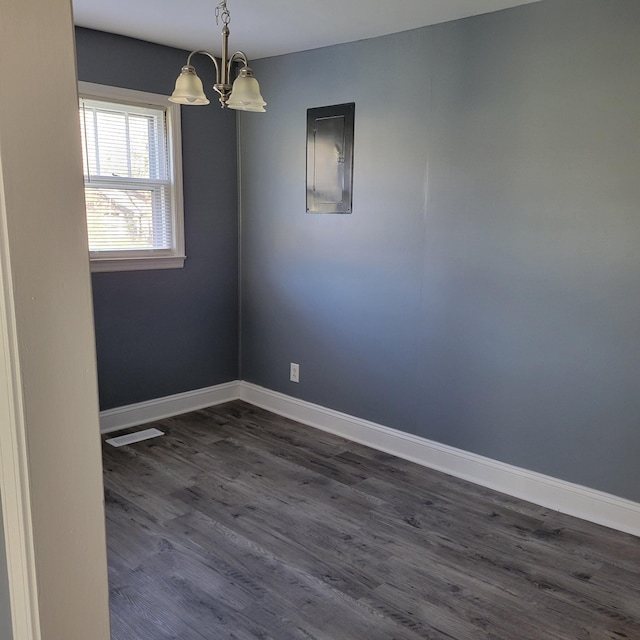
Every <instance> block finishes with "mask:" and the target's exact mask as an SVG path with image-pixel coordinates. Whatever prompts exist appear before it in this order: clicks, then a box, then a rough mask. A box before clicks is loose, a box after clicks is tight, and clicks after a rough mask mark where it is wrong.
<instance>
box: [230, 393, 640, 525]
mask: <svg viewBox="0 0 640 640" xmlns="http://www.w3.org/2000/svg"><path fill="white" fill-rule="evenodd" d="M239 397H240V399H241V400H244V401H245V402H248V403H250V404H253V405H255V406H257V407H262V408H263V409H267V410H268V411H272V412H273V413H277V414H279V415H282V416H285V417H287V418H292V419H293V420H296V421H298V422H302V423H303V424H306V425H309V426H312V427H316V428H318V429H321V430H323V431H328V432H329V433H333V434H336V435H339V436H342V437H343V438H347V439H348V440H352V441H355V442H359V443H361V444H364V445H367V446H369V447H372V448H373V449H378V450H379V451H384V452H386V453H390V454H393V455H395V456H398V457H399V458H404V459H405V460H410V461H411V462H416V463H418V464H420V465H423V466H425V467H429V468H431V469H436V470H438V471H443V472H444V473H448V474H450V475H452V476H456V477H457V478H462V479H464V480H468V481H470V482H474V483H476V484H479V485H482V486H484V487H488V488H490V489H495V490H496V491H500V492H502V493H506V494H508V495H511V496H514V497H516V498H521V499H523V500H527V501H529V502H533V503H534V504H538V505H541V506H543V507H545V508H548V509H553V510H555V511H559V512H561V513H565V514H567V515H571V516H576V517H578V518H582V519H583V520H588V521H590V522H595V523H597V524H601V525H604V526H606V527H610V528H612V529H617V530H619V531H624V532H626V533H631V534H633V535H636V536H640V504H638V503H637V502H632V501H630V500H625V499H624V498H618V497H617V496H613V495H611V494H608V493H604V492H602V491H596V490H595V489H589V488H587V487H582V486H580V485H577V484H573V483H570V482H566V481H564V480H558V479H556V478H552V477H550V476H546V475H543V474H541V473H536V472H533V471H527V470H526V469H521V468H519V467H514V466H512V465H509V464H505V463H502V462H498V461H496V460H492V459H490V458H485V457H483V456H479V455H476V454H474V453H469V452H467V451H462V450H461V449H455V448H454V447H449V446H447V445H443V444H439V443H437V442H432V441H430V440H427V439H425V438H421V437H419V436H415V435H412V434H408V433H404V432H402V431H397V430H395V429H390V428H389V427H384V426H382V425H379V424H375V423H373V422H368V421H367V420H361V419H360V418H355V417H353V416H349V415H347V414H345V413H340V412H338V411H333V410H332V409H326V408H324V407H321V406H319V405H315V404H312V403H310V402H305V401H303V400H297V399H296V398H292V397H290V396H286V395H284V394H281V393H277V392H275V391H270V390H269V389H265V388H263V387H258V386H256V385H254V384H250V383H248V382H240V383H239Z"/></svg>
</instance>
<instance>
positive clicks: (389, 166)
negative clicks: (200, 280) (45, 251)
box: [241, 0, 640, 500]
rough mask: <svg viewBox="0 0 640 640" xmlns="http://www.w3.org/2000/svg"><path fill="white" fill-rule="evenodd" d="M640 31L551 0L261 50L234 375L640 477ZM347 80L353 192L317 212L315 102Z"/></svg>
mask: <svg viewBox="0 0 640 640" xmlns="http://www.w3.org/2000/svg"><path fill="white" fill-rule="evenodd" d="M639 33H640V3H639V2H637V0H544V1H543V2H540V3H534V4H530V5H527V6H523V7H520V8H516V9H513V10H507V11H502V12H499V13H494V14H490V15H486V16H481V17H477V18H471V19H467V20H463V21H457V22H453V23H448V24H442V25H438V26H434V27H430V28H425V29H420V30H416V31H411V32H407V33H403V34H397V35H393V36H389V37H384V38H379V39H374V40H368V41H363V42H358V43H353V44H349V45H343V46H337V47H331V48H327V49H323V50H317V51H311V52H305V53H300V54H293V55H288V56H283V57H278V58H272V59H267V60H262V61H258V62H256V63H254V64H253V65H252V66H253V67H254V70H255V72H256V75H257V76H258V78H259V79H260V81H261V86H262V88H263V93H264V96H265V99H266V100H267V102H268V103H269V105H268V112H267V113H266V114H264V115H261V116H260V117H255V115H251V114H249V115H243V116H242V118H241V135H242V143H241V144H242V146H241V157H242V205H243V207H242V226H243V232H242V252H243V253H242V255H243V259H242V276H241V279H242V287H243V296H242V344H243V350H242V353H243V357H242V369H241V374H242V378H243V379H245V380H247V381H250V382H253V383H257V384H259V385H263V386H265V387H268V388H271V389H274V390H277V391H281V392H284V393H287V394H290V395H293V396H296V397H300V398H303V399H305V400H308V401H311V402H315V403H318V404H320V405H323V406H326V407H331V408H333V409H336V410H340V411H344V412H346V413H348V414H352V415H355V416H360V417H362V418H365V419H369V420H373V421H376V422H378V423H382V424H384V425H387V426H389V427H394V428H396V429H401V430H404V431H406V432H410V433H414V434H419V435H421V436H424V437H426V438H430V439H433V440H436V441H439V442H442V443H446V444H449V445H452V446H455V447H459V448H462V449H465V450H468V451H472V452H475V453H478V454H481V455H485V456H489V457H490V458H494V459H497V460H501V461H504V462H507V463H511V464H515V465H518V466H521V467H524V468H527V469H531V470H535V471H539V472H542V473H545V474H549V475H551V476H555V477H557V478H563V479H566V480H569V481H572V482H576V483H579V484H582V485H586V486H589V487H593V488H596V489H601V490H604V491H608V492H611V493H613V494H617V495H620V496H623V497H627V498H630V499H634V500H640V482H638V479H639V476H638V468H639V467H638V458H639V456H640V428H638V426H639V425H640V393H639V390H638V381H639V380H640V331H639V330H638V328H639V327H640V251H639V250H638V247H639V246H640V82H639V81H638V79H639V78H640V38H638V34H639ZM350 101H354V102H355V103H356V131H355V173H354V198H353V202H354V212H353V214H352V215H313V214H305V116H306V109H307V108H309V107H316V106H322V105H330V104H337V103H341V102H350ZM289 362H298V363H299V364H300V384H298V385H296V384H293V383H290V382H289V381H288V367H289Z"/></svg>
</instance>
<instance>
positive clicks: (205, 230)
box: [76, 29, 238, 410]
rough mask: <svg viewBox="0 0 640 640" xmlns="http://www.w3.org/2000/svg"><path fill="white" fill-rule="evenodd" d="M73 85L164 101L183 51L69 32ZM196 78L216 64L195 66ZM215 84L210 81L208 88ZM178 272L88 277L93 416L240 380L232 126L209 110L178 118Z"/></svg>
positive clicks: (228, 116) (225, 114)
mask: <svg viewBox="0 0 640 640" xmlns="http://www.w3.org/2000/svg"><path fill="white" fill-rule="evenodd" d="M76 41H77V58H78V77H79V79H80V80H85V81H88V82H96V83H99V84H108V85H113V86H118V87H126V88H129V89H137V90H140V91H150V92H154V93H162V94H169V93H171V91H173V85H174V82H175V79H176V77H177V75H178V74H179V72H180V68H181V67H182V65H183V64H184V63H185V60H186V53H185V52H183V51H179V50H177V49H171V48H169V47H163V46H159V45H154V44H150V43H147V42H142V41H139V40H133V39H130V38H124V37H121V36H116V35H112V34H107V33H103V32H99V31H92V30H88V29H77V30H76ZM201 64H202V76H203V78H205V77H207V74H209V75H211V77H213V75H212V74H213V73H214V70H213V66H212V65H211V68H210V69H209V68H208V67H207V65H208V64H210V63H209V61H208V60H206V59H203V61H202V63H201ZM212 83H213V80H212V81H211V84H212ZM182 145H183V166H184V206H185V235H186V253H187V260H186V263H185V267H184V268H183V269H168V270H159V271H129V272H119V273H96V274H93V278H92V280H93V296H94V313H95V326H96V343H97V354H98V377H99V385H100V408H101V409H103V410H104V409H110V408H112V407H118V406H123V405H127V404H131V403H135V402H141V401H144V400H150V399H154V398H160V397H163V396H167V395H171V394H174V393H180V392H183V391H189V390H192V389H200V388H203V387H207V386H210V385H215V384H220V383H222V382H228V381H230V380H235V379H237V377H238V224H237V167H236V126H235V115H234V113H233V112H229V111H222V110H221V109H220V108H219V107H218V106H216V105H215V104H211V105H209V106H206V107H194V108H192V109H183V110H182Z"/></svg>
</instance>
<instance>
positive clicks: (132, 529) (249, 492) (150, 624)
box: [104, 402, 640, 640]
mask: <svg viewBox="0 0 640 640" xmlns="http://www.w3.org/2000/svg"><path fill="white" fill-rule="evenodd" d="M153 426H157V427H158V428H160V429H162V430H163V431H165V432H166V434H167V435H165V436H163V437H161V438H157V439H154V440H148V441H145V442H140V443H136V444H133V445H130V446H127V447H123V448H121V449H114V448H112V447H110V446H109V445H104V467H105V495H106V509H107V540H108V557H109V572H110V595H111V616H112V638H113V640H165V639H168V638H176V639H178V638H179V639H180V640H202V639H206V640H227V639H229V640H230V639H237V640H250V639H251V640H252V639H256V638H259V639H261V640H417V639H418V638H429V639H432V640H444V639H454V640H489V639H491V640H552V639H553V640H583V639H584V640H587V639H589V640H614V639H615V640H623V639H630V640H638V639H640V539H638V538H635V537H633V536H629V535H625V534H622V533H617V532H614V531H611V530H609V529H605V528H603V527H599V526H597V525H593V524H590V523H586V522H583V521H581V520H577V519H574V518H570V517H568V516H563V515H560V514H557V513H555V512H551V511H549V510H546V509H543V508H541V507H537V506H535V505H532V504H529V503H526V502H522V501H520V500H516V499H514V498H510V497H508V496H505V495H503V494H499V493H496V492H493V491H490V490H488V489H484V488H482V487H478V486H476V485H473V484H470V483H467V482H464V481H461V480H457V479H455V478H451V477H449V476H446V475H444V474H441V473H438V472H434V471H430V470H428V469H425V468H423V467H420V466H418V465H415V464H412V463H409V462H406V461H404V460H400V459H397V458H393V457H392V456H389V455H386V454H382V453H379V452H376V451H374V450H371V449H368V448H366V447H363V446H361V445H357V444H354V443H350V442H348V441H346V440H344V439H342V438H339V437H335V436H332V435H329V434H326V433H323V432H321V431H317V430H315V429H311V428H309V427H305V426H302V425H299V424H297V423H295V422H292V421H290V420H286V419H284V418H281V417H278V416H275V415H273V414H271V413H269V412H266V411H263V410H260V409H257V408H255V407H252V406H250V405H247V404H244V403H242V402H233V403H229V404H226V405H221V406H218V407H214V408H211V409H206V410H203V411H197V412H194V413H190V414H186V415H184V416H180V417H177V418H171V419H167V420H162V421H160V422H157V423H153Z"/></svg>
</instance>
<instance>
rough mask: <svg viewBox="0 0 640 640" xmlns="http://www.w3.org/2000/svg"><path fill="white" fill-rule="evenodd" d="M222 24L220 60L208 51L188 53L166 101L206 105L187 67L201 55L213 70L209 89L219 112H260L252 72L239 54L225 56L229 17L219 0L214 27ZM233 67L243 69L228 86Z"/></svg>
mask: <svg viewBox="0 0 640 640" xmlns="http://www.w3.org/2000/svg"><path fill="white" fill-rule="evenodd" d="M220 22H222V24H223V27H222V59H221V61H220V64H218V60H217V59H216V58H215V56H213V55H212V54H211V53H209V52H208V51H192V52H191V53H190V54H189V56H188V58H187V64H186V65H185V66H184V67H182V71H181V72H180V75H179V76H178V79H177V80H176V87H175V89H174V90H173V93H172V94H171V97H170V98H169V100H170V101H171V102H177V103H178V104H189V105H194V104H209V99H208V98H207V96H206V95H205V93H204V89H203V87H202V80H200V78H199V77H198V74H197V73H196V70H195V67H193V65H192V64H191V58H193V56H195V55H196V54H201V55H204V56H207V57H208V58H211V60H213V64H214V65H215V67H216V83H215V84H214V85H213V88H214V89H215V90H216V91H217V92H218V93H219V94H220V98H219V100H220V104H221V105H222V108H223V109H224V108H225V107H228V108H229V109H239V110H240V111H264V110H265V108H264V107H265V105H266V104H267V103H266V102H265V101H264V100H263V98H262V96H261V95H260V86H259V85H258V81H257V80H256V79H255V78H254V77H253V71H251V69H250V68H249V60H248V59H247V56H246V55H245V54H244V53H243V52H242V51H236V52H235V53H233V54H232V55H231V56H229V23H230V22H231V15H230V14H229V9H227V0H222V2H220V4H219V5H218V6H217V7H216V24H219V23H220ZM234 63H241V64H242V65H243V66H242V67H241V68H240V71H239V72H238V76H237V78H236V79H235V80H234V82H233V84H232V83H231V77H232V73H233V71H234Z"/></svg>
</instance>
